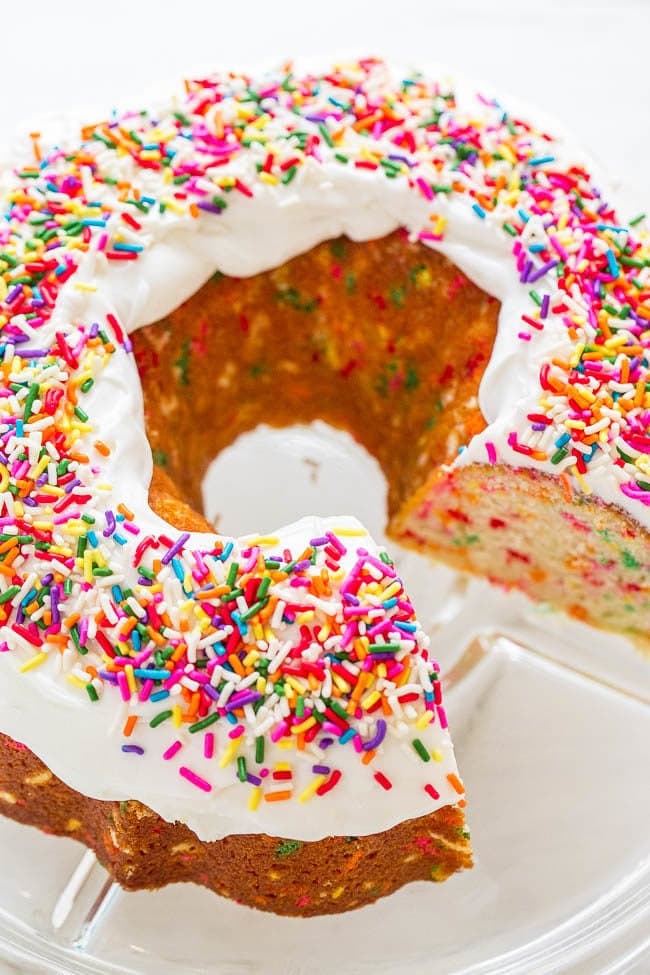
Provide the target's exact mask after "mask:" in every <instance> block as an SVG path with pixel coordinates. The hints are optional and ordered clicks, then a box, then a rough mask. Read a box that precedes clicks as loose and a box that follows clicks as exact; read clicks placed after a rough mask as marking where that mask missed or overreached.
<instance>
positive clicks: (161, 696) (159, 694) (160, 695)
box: [149, 689, 169, 702]
mask: <svg viewBox="0 0 650 975" xmlns="http://www.w3.org/2000/svg"><path fill="white" fill-rule="evenodd" d="M166 697H169V691H166V690H164V689H163V690H162V691H156V693H155V694H152V695H151V696H150V698H149V700H150V701H154V702H155V701H164V700H165V698H166Z"/></svg>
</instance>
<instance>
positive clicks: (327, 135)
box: [318, 122, 334, 149]
mask: <svg viewBox="0 0 650 975" xmlns="http://www.w3.org/2000/svg"><path fill="white" fill-rule="evenodd" d="M318 131H319V132H320V134H321V135H322V137H323V141H324V142H326V143H327V145H328V146H329V147H330V149H333V148H334V143H333V142H332V136H331V135H330V133H329V129H328V128H327V126H326V125H325V123H324V122H319V124H318Z"/></svg>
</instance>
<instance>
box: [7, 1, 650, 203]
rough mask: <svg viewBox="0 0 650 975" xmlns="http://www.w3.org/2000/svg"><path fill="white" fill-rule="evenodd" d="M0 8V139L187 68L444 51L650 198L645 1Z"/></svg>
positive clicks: (131, 94) (99, 105)
mask: <svg viewBox="0 0 650 975" xmlns="http://www.w3.org/2000/svg"><path fill="white" fill-rule="evenodd" d="M10 6H14V5H13V4H11V5H10V0H5V4H4V5H3V14H4V16H3V26H2V47H1V50H2V73H3V75H4V78H5V85H4V87H3V96H2V99H1V100H0V141H4V140H3V138H2V137H3V135H6V134H7V133H8V132H11V131H13V130H15V128H16V127H17V126H19V125H21V123H24V122H25V121H26V120H29V121H30V122H31V121H32V120H34V119H36V120H38V117H39V116H42V115H43V114H48V113H51V112H65V111H66V109H69V108H74V109H79V108H82V109H83V108H86V107H88V111H89V117H92V116H94V115H95V114H96V113H97V112H102V113H106V112H107V111H108V110H109V109H110V108H111V107H113V105H115V104H118V105H123V104H125V103H128V102H129V101H131V102H133V101H134V99H135V104H134V105H133V107H138V93H139V92H141V91H142V90H143V89H146V88H147V87H150V86H151V85H152V84H153V83H154V82H155V81H157V80H158V79H160V78H162V79H167V78H173V77H174V76H176V75H183V74H187V73H191V72H192V70H196V69H197V67H198V68H201V69H204V68H206V67H208V68H209V67H211V66H212V67H214V68H216V67H221V66H224V65H225V66H228V67H235V68H236V67H240V66H242V65H243V66H249V65H251V64H255V63H260V62H261V63H263V64H266V65H273V64H277V63H279V62H280V61H282V60H284V59H286V58H290V57H295V56H299V55H308V56H319V57H320V56H322V57H323V58H324V59H325V60H326V59H328V58H331V57H332V56H333V55H336V54H356V55H358V56H360V55H366V54H380V55H383V56H387V57H393V58H395V59H397V60H399V62H400V63H406V64H407V65H408V64H411V65H413V66H417V65H418V63H420V64H423V63H425V62H426V61H442V62H444V63H446V64H448V65H451V66H454V67H458V68H459V69H461V70H462V71H463V72H464V73H465V74H468V75H470V76H472V77H476V78H477V79H479V80H481V81H484V82H485V85H484V87H485V88H486V90H488V89H490V88H493V91H494V92H495V93H499V91H503V92H506V93H507V92H512V93H513V94H516V95H517V96H519V97H521V98H524V99H526V100H527V101H530V103H531V105H533V106H535V105H537V106H539V107H540V108H542V109H544V110H545V111H547V112H550V113H552V114H554V115H555V116H557V117H558V119H560V120H561V121H562V122H563V123H564V125H566V126H567V127H569V128H570V129H572V130H574V131H575V134H576V137H577V141H578V143H579V144H582V145H584V146H585V147H586V148H587V149H588V150H590V152H591V153H592V154H594V155H595V156H596V157H597V158H598V159H599V160H600V161H601V162H602V164H603V165H604V166H605V168H606V170H607V171H608V172H609V173H610V174H611V175H612V177H614V178H615V179H616V180H617V182H618V181H619V180H620V182H621V184H622V196H621V199H622V202H623V208H622V209H624V210H627V212H622V213H621V218H625V217H631V216H634V215H636V214H637V213H638V212H640V211H642V210H649V209H650V190H649V189H648V181H647V179H646V174H647V172H648V168H649V167H648V160H649V159H650V70H649V68H648V51H649V48H650V2H648V0H516V2H515V0H447V2H446V3H441V2H440V0H390V2H385V0H372V2H368V0H356V2H355V0H324V2H322V3H318V2H315V0H302V2H300V3H298V2H296V0H285V2H278V0H275V2H272V0H265V2H262V0H239V2H233V0H231V2H224V0H190V2H185V3H183V2H180V0H176V2H173V3H172V2H170V0H108V2H104V3H96V2H93V0H64V2H63V3H52V2H51V0H31V2H28V3H23V4H16V5H15V12H14V13H13V15H12V14H9V10H10ZM7 79H8V80H7ZM139 104H142V102H140V103H139Z"/></svg>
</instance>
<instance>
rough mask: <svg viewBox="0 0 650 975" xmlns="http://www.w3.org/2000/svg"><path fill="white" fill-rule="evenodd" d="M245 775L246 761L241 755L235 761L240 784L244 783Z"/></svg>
mask: <svg viewBox="0 0 650 975" xmlns="http://www.w3.org/2000/svg"><path fill="white" fill-rule="evenodd" d="M246 775H247V772H246V759H245V758H244V756H243V755H240V757H239V758H238V759H237V778H238V779H239V781H240V782H245V781H246Z"/></svg>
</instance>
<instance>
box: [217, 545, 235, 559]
mask: <svg viewBox="0 0 650 975" xmlns="http://www.w3.org/2000/svg"><path fill="white" fill-rule="evenodd" d="M234 547H235V545H234V542H227V543H226V544H225V545H224V547H223V552H222V553H221V555H217V559H218V560H219V562H225V561H226V559H227V558H228V556H229V555H230V553H231V552H232V550H233V549H234Z"/></svg>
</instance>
